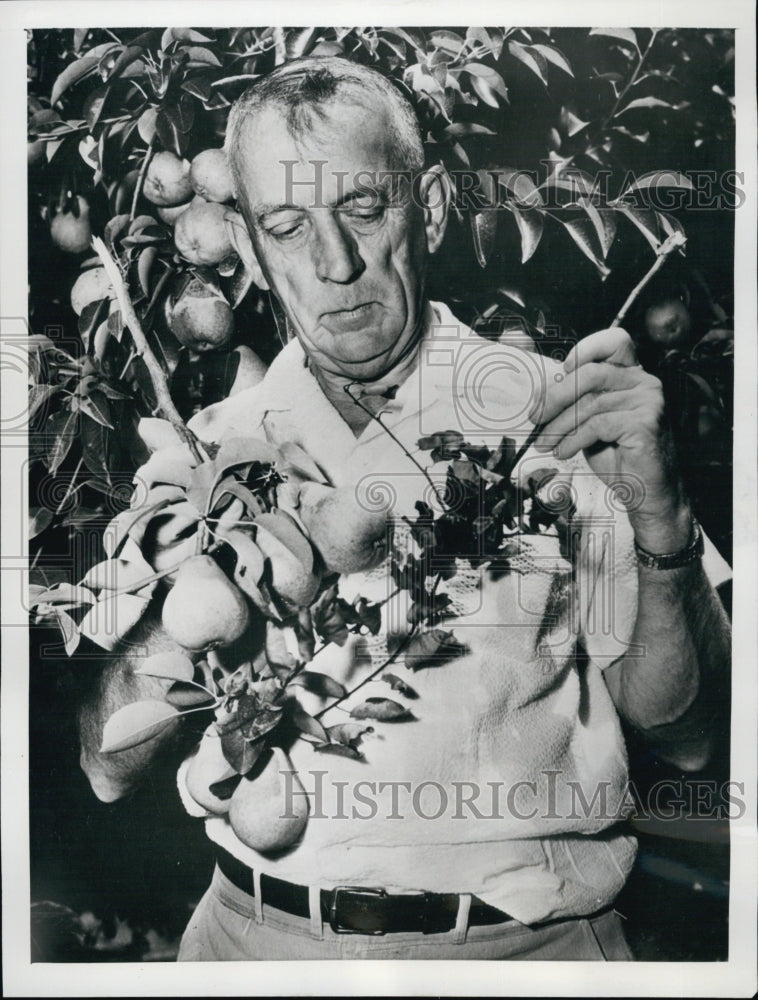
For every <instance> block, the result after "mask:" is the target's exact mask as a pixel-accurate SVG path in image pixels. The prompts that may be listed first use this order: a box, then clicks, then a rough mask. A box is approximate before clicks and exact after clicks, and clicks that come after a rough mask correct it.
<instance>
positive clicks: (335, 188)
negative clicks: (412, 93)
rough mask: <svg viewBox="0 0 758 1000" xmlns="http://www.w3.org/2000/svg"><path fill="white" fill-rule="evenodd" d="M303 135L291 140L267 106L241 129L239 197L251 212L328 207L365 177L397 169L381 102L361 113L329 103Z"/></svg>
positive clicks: (278, 113)
mask: <svg viewBox="0 0 758 1000" xmlns="http://www.w3.org/2000/svg"><path fill="white" fill-rule="evenodd" d="M310 119H311V121H310V124H309V125H308V127H306V128H305V129H304V130H303V134H302V135H299V136H293V135H292V133H291V131H290V129H289V127H288V124H287V121H286V118H285V113H284V111H283V110H281V109H279V108H278V107H276V106H269V107H267V108H264V109H262V110H260V111H259V112H257V113H256V114H255V115H250V116H248V118H247V119H246V120H245V122H244V123H243V125H242V127H241V129H240V134H239V138H238V145H237V166H238V172H239V179H240V184H241V187H242V189H243V191H241V192H240V193H241V194H244V198H245V200H246V201H247V204H248V207H249V209H250V210H251V212H255V211H256V210H258V209H260V208H261V207H266V208H268V207H273V206H277V205H298V206H303V207H305V206H307V205H309V204H311V203H313V202H314V200H316V201H319V202H323V203H324V204H332V203H334V202H336V201H337V200H339V198H341V197H342V196H343V195H344V194H346V193H349V192H350V191H351V190H354V189H355V187H360V186H368V184H369V183H370V182H369V180H368V178H367V176H366V174H367V173H369V174H375V175H380V174H382V173H385V174H387V173H389V171H390V170H392V168H393V166H395V167H396V165H397V156H396V153H395V146H394V142H393V136H394V129H393V128H392V120H391V116H390V114H389V112H388V110H387V108H386V107H384V106H383V105H382V104H381V103H380V102H377V106H376V108H375V109H373V111H372V112H371V113H369V112H368V111H367V110H366V108H364V107H357V106H354V105H349V104H345V103H344V102H340V101H332V102H329V103H328V104H326V105H323V106H322V108H321V114H318V113H315V112H313V113H312V114H311V116H310Z"/></svg>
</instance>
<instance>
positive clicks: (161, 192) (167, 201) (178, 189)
mask: <svg viewBox="0 0 758 1000" xmlns="http://www.w3.org/2000/svg"><path fill="white" fill-rule="evenodd" d="M189 170H190V165H189V163H188V162H187V160H182V159H180V158H179V157H178V156H177V155H176V153H173V152H171V150H163V151H162V152H160V153H156V154H155V156H154V157H153V158H152V160H151V161H150V165H149V166H148V168H147V173H146V174H145V184H144V187H143V188H142V193H143V194H144V196H145V197H146V198H147V200H148V201H151V202H152V203H153V204H154V205H181V203H182V202H183V201H187V200H188V199H189V198H190V197H192V185H191V184H190V179H189Z"/></svg>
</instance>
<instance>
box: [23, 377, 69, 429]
mask: <svg viewBox="0 0 758 1000" xmlns="http://www.w3.org/2000/svg"><path fill="white" fill-rule="evenodd" d="M62 388H63V385H62V384H61V383H57V384H56V385H48V384H43V385H33V386H32V387H31V389H30V390H29V412H28V420H29V423H30V424H31V422H32V420H33V419H34V417H35V416H36V414H37V413H38V412H39V410H40V409H41V408H42V407H43V406H44V405H45V403H46V402H47V401H48V399H50V397H51V396H54V395H55V393H56V392H60V390H61V389H62Z"/></svg>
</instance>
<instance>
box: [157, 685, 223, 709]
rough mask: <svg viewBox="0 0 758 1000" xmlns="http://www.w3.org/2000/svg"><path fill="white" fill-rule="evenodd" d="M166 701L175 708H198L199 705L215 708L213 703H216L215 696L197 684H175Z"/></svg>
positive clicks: (168, 692) (167, 694)
mask: <svg viewBox="0 0 758 1000" xmlns="http://www.w3.org/2000/svg"><path fill="white" fill-rule="evenodd" d="M166 701H167V702H168V703H169V705H173V706H174V707H175V708H179V709H183V708H196V707H198V706H199V705H206V704H207V705H208V708H212V707H213V706H212V705H211V704H210V703H211V702H215V701H216V697H215V695H213V694H211V692H210V691H206V690H205V688H202V687H200V686H199V685H197V684H182V683H177V684H173V685H172V686H171V687H170V688H169V689H168V691H167V692H166Z"/></svg>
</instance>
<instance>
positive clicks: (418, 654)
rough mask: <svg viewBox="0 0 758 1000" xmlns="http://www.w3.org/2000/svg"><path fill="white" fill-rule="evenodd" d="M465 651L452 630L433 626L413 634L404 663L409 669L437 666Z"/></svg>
mask: <svg viewBox="0 0 758 1000" xmlns="http://www.w3.org/2000/svg"><path fill="white" fill-rule="evenodd" d="M465 651H466V647H465V646H464V645H462V644H461V643H460V642H458V640H457V639H456V638H455V636H454V635H453V633H452V632H447V631H445V630H444V629H439V628H434V629H430V630H429V631H428V632H422V633H421V634H420V635H415V636H413V638H412V639H411V640H410V642H409V643H408V648H407V650H406V653H405V665H406V667H408V669H409V670H420V669H421V668H422V667H439V666H441V665H442V664H443V663H447V662H448V661H450V660H452V659H454V658H455V657H456V656H461V655H462V654H463V653H464V652H465Z"/></svg>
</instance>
